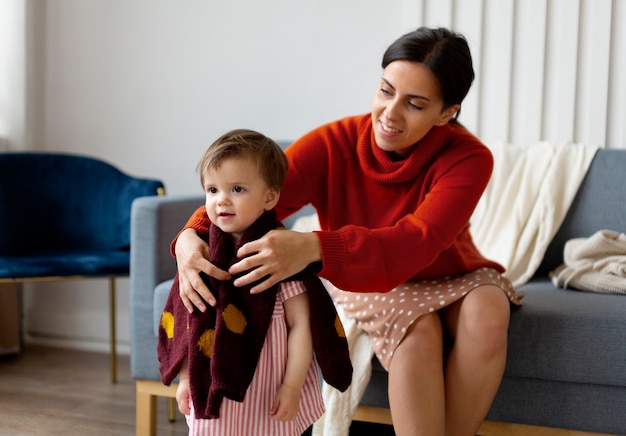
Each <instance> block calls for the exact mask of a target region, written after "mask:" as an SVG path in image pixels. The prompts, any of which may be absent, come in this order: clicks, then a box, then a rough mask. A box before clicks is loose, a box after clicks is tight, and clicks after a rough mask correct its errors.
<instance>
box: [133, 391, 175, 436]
mask: <svg viewBox="0 0 626 436" xmlns="http://www.w3.org/2000/svg"><path fill="white" fill-rule="evenodd" d="M135 386H136V392H137V393H136V410H135V435H136V436H156V413H157V397H167V398H176V386H177V385H176V384H175V383H173V384H172V385H171V386H164V385H163V384H162V383H161V382H158V381H154V380H137V382H136V383H135Z"/></svg>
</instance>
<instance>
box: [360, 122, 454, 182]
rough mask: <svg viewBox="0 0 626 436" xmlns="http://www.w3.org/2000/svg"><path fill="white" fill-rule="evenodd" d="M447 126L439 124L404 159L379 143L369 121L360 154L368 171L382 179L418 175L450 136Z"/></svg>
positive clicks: (388, 180)
mask: <svg viewBox="0 0 626 436" xmlns="http://www.w3.org/2000/svg"><path fill="white" fill-rule="evenodd" d="M447 132H448V127H447V126H441V127H439V126H435V127H433V128H432V129H430V131H429V132H428V133H427V134H426V136H424V137H423V138H422V139H421V140H420V141H419V142H418V143H417V144H415V145H414V146H413V150H412V151H411V153H410V154H409V156H408V157H406V158H405V159H402V160H393V159H391V158H389V155H388V154H387V152H385V151H383V150H381V149H380V148H379V147H378V145H376V139H375V136H374V129H373V127H372V123H371V122H369V123H367V128H366V129H364V130H363V132H362V133H361V135H360V136H359V139H358V144H357V155H358V158H359V163H360V164H361V167H362V168H363V171H364V172H365V174H367V176H368V177H370V178H372V179H373V180H375V181H377V182H380V183H403V182H407V181H409V180H412V179H414V178H415V176H416V175H417V174H419V173H420V172H421V171H422V170H423V168H424V166H425V165H426V164H427V163H428V162H430V161H431V159H432V158H433V157H434V156H435V155H436V154H437V153H439V151H441V149H442V148H443V144H444V139H445V138H446V136H447Z"/></svg>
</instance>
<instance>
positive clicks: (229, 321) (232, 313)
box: [222, 304, 248, 334]
mask: <svg viewBox="0 0 626 436" xmlns="http://www.w3.org/2000/svg"><path fill="white" fill-rule="evenodd" d="M222 317H223V318H224V324H225V325H226V328H227V329H228V330H230V331H231V332H233V333H238V334H241V333H243V331H244V330H245V328H246V325H247V324H248V321H246V317H245V316H244V315H243V313H241V311H240V310H239V309H237V308H236V307H235V306H233V305H232V304H229V305H228V306H226V309H224V311H223V312H222Z"/></svg>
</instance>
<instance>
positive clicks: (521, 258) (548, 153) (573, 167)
mask: <svg viewBox="0 0 626 436" xmlns="http://www.w3.org/2000/svg"><path fill="white" fill-rule="evenodd" d="M597 149H598V147H596V146H590V145H583V144H572V143H564V144H550V143H547V142H540V143H538V144H535V145H531V146H528V147H519V146H514V145H507V144H496V145H494V146H493V147H492V148H491V151H492V153H493V155H494V159H495V166H494V172H493V175H492V177H491V180H490V182H489V184H488V186H487V189H486V190H485V193H484V194H483V196H482V198H481V200H480V202H479V203H478V205H477V207H476V210H475V211H474V214H473V215H472V218H471V220H470V223H471V226H472V227H471V233H472V238H473V239H474V243H475V244H476V246H477V247H478V249H479V250H480V252H481V253H482V254H483V255H484V256H485V257H487V258H489V259H493V260H495V261H497V262H499V263H500V264H502V265H503V266H504V267H505V268H506V273H505V274H504V275H505V276H506V277H507V278H508V279H509V280H511V282H512V283H513V286H515V287H518V286H520V285H522V284H524V283H526V281H528V279H530V278H531V277H532V276H533V274H534V273H535V271H537V268H538V267H539V265H540V264H541V261H542V259H543V256H544V254H545V251H546V249H547V248H548V245H549V244H550V241H552V238H553V237H554V235H555V234H556V232H557V230H558V229H559V226H560V225H561V223H562V222H563V219H564V218H565V215H566V214H567V211H568V209H569V206H570V204H571V203H572V200H573V199H574V196H575V195H576V192H578V188H579V186H580V183H581V182H582V180H583V178H584V177H585V175H586V174H587V170H588V169H589V165H590V164H591V161H592V160H593V157H594V156H595V153H596V151H597Z"/></svg>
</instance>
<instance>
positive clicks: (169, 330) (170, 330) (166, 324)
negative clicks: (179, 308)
mask: <svg viewBox="0 0 626 436" xmlns="http://www.w3.org/2000/svg"><path fill="white" fill-rule="evenodd" d="M161 327H163V330H165V334H166V335H167V338H168V339H172V338H173V337H174V314H173V313H172V312H163V315H161Z"/></svg>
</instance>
